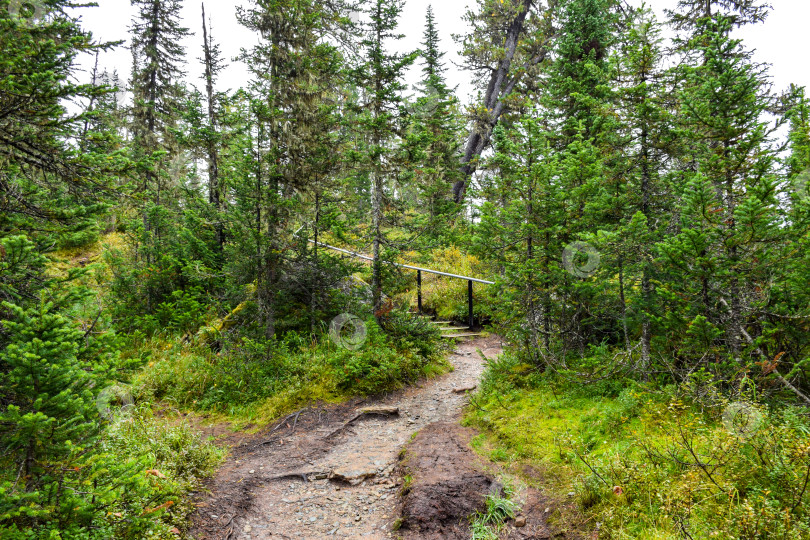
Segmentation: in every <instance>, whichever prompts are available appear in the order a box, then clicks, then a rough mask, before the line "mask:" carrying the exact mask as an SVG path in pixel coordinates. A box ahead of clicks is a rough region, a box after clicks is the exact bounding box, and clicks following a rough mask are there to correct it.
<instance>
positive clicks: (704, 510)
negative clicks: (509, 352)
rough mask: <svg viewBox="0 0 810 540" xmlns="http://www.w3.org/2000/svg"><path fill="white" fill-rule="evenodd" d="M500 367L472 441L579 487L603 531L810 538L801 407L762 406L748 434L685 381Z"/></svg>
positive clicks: (564, 493)
mask: <svg viewBox="0 0 810 540" xmlns="http://www.w3.org/2000/svg"><path fill="white" fill-rule="evenodd" d="M493 365H494V368H491V369H490V371H489V372H488V373H487V375H486V376H485V381H484V383H483V388H482V393H481V395H479V396H478V397H477V398H476V401H475V403H476V404H477V407H474V408H472V409H471V410H470V411H469V413H468V415H467V417H466V422H467V423H469V424H472V425H474V426H476V427H479V428H481V429H483V430H484V434H483V435H482V436H479V437H478V438H476V439H475V440H474V441H473V447H474V448H475V449H476V451H478V452H480V453H482V454H485V455H488V457H490V458H491V459H493V460H494V461H499V462H508V463H527V464H531V465H532V466H534V467H535V468H536V469H538V470H541V471H543V473H544V478H543V483H542V485H538V486H537V487H539V488H541V489H543V491H545V492H546V493H547V494H549V495H551V496H552V497H553V498H556V499H558V500H565V499H567V498H568V494H570V493H573V494H574V500H575V501H576V504H577V505H578V507H579V508H580V509H581V510H582V512H583V513H584V515H585V516H586V519H587V520H588V521H589V522H591V523H595V522H599V523H601V524H602V526H601V529H600V533H599V538H622V539H624V538H684V537H689V536H691V537H692V538H728V539H731V538H784V539H788V538H791V539H792V538H810V514H808V506H810V496H808V493H807V490H803V489H802V486H803V485H804V478H805V477H806V476H807V475H810V427H809V426H810V424H809V423H808V421H807V419H806V418H805V416H804V415H805V413H804V412H803V411H801V410H798V409H792V408H783V409H768V408H767V407H763V406H760V409H761V411H762V419H763V421H762V424H761V425H760V426H759V428H758V429H757V430H756V431H755V432H754V433H753V434H752V435H751V436H750V437H748V438H741V437H739V436H737V435H736V434H734V433H732V432H730V431H729V430H728V429H727V428H726V426H725V425H724V424H723V422H722V421H721V415H722V407H719V408H705V407H701V406H699V405H698V404H697V403H694V402H692V401H690V400H689V399H688V396H686V395H684V394H683V393H682V392H681V391H680V390H679V389H678V388H675V387H671V388H668V389H665V390H664V391H655V392H654V391H651V390H649V389H646V388H645V387H643V386H641V385H638V384H636V383H633V382H632V381H625V382H615V381H613V382H606V383H602V384H596V385H577V384H574V383H572V382H571V381H563V380H555V379H554V378H552V377H540V376H537V375H527V374H526V369H525V366H523V365H521V364H520V363H518V362H517V361H515V360H510V359H508V358H507V359H506V360H504V361H501V362H495V363H494V364H493ZM527 481H529V482H531V479H527ZM535 485H536V483H535ZM558 525H560V526H562V525H564V524H563V523H558Z"/></svg>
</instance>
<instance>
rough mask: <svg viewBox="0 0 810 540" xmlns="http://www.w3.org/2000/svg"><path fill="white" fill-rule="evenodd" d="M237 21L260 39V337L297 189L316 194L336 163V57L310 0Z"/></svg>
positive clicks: (256, 67) (279, 277)
mask: <svg viewBox="0 0 810 540" xmlns="http://www.w3.org/2000/svg"><path fill="white" fill-rule="evenodd" d="M240 20H241V22H242V24H243V25H245V26H246V27H248V28H250V29H252V30H255V31H258V32H259V33H260V34H261V35H262V38H263V40H262V42H261V43H260V44H259V45H258V46H256V47H254V48H253V49H252V50H251V51H249V52H248V53H247V54H246V55H245V58H246V60H247V62H248V65H249V67H250V69H251V71H252V73H253V75H254V77H255V80H254V83H253V97H252V99H251V105H250V112H251V117H252V120H251V122H252V123H253V127H251V128H249V129H251V131H252V133H251V144H252V146H253V148H254V154H253V155H254V161H255V163H254V171H255V172H254V173H253V174H252V178H251V181H252V182H253V184H254V186H255V189H254V192H255V194H254V197H255V198H254V205H255V209H254V210H255V211H254V215H255V221H254V223H255V225H254V227H253V228H254V231H253V237H254V238H255V242H256V246H255V247H256V256H255V257H254V263H255V265H256V266H255V274H254V275H255V276H256V278H257V287H258V290H257V292H258V300H259V308H260V313H261V319H262V321H263V325H264V328H265V335H266V336H267V337H272V336H273V335H274V334H275V323H276V315H277V313H278V310H279V306H280V305H281V304H282V298H281V296H280V289H281V287H280V284H281V283H282V282H283V281H286V280H287V276H288V272H289V267H288V265H289V262H290V260H289V257H288V256H289V255H291V254H292V253H294V250H292V249H291V247H292V245H293V244H297V243H298V239H297V238H296V237H294V236H293V233H294V232H295V230H294V229H293V228H292V225H293V220H295V219H296V218H297V217H298V216H299V215H300V214H301V213H303V211H304V210H303V208H302V206H301V200H300V197H297V196H296V194H300V193H302V192H310V193H315V194H316V195H317V193H318V192H319V191H318V184H320V183H323V182H325V180H326V178H327V177H328V176H329V174H330V173H331V169H332V168H333V167H334V165H335V162H336V160H335V154H334V152H333V147H332V142H333V140H332V134H333V132H334V131H335V130H336V129H337V124H336V119H335V117H334V113H333V102H335V101H337V100H336V99H335V94H334V92H335V88H337V87H339V85H340V75H341V67H342V58H341V55H340V54H339V52H338V50H337V48H336V47H335V46H334V45H332V44H331V43H330V42H329V36H330V32H331V29H332V27H333V14H332V12H331V11H329V10H326V9H324V8H322V6H321V5H320V4H319V3H318V2H314V1H313V0H284V1H273V2H266V3H260V4H259V5H258V6H256V7H255V8H254V9H251V10H249V11H246V12H243V13H242V14H241V16H240Z"/></svg>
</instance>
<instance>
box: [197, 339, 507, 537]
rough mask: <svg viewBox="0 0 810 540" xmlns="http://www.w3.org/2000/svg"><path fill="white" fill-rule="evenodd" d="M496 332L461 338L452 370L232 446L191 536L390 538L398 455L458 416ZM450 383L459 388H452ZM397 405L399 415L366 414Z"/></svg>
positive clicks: (493, 351)
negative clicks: (426, 432)
mask: <svg viewBox="0 0 810 540" xmlns="http://www.w3.org/2000/svg"><path fill="white" fill-rule="evenodd" d="M476 349H481V351H482V352H483V353H484V355H485V356H486V357H493V356H497V355H498V354H500V352H501V344H500V338H498V337H497V336H492V337H489V338H484V339H478V340H474V341H470V342H466V343H460V344H459V345H458V346H457V348H456V350H455V352H454V353H453V354H452V355H451V356H450V358H449V361H450V362H451V363H452V365H453V367H454V370H453V371H452V372H450V373H447V374H445V375H442V376H440V377H437V378H434V379H430V380H426V381H423V382H422V383H421V384H419V385H417V386H412V387H409V388H405V389H403V390H401V391H398V392H396V393H393V394H391V395H389V396H384V397H382V398H377V399H374V400H367V401H363V400H355V401H352V402H350V403H346V404H343V405H340V406H336V407H328V408H320V409H319V408H312V409H306V410H304V411H302V412H301V413H300V414H298V415H293V416H291V417H288V418H287V419H285V420H283V421H282V422H281V423H279V424H277V425H276V426H273V427H271V428H269V429H267V430H264V431H263V432H262V433H260V434H258V435H257V436H256V437H255V438H254V439H252V440H250V441H245V442H243V444H242V445H240V446H238V447H235V448H234V449H233V451H232V454H231V457H230V458H229V460H228V461H227V462H226V463H225V465H224V466H223V467H222V468H221V469H220V471H219V472H218V474H217V476H216V477H215V478H214V479H213V480H212V481H211V482H210V484H209V486H208V487H209V489H210V490H211V494H210V496H208V497H206V498H205V499H204V500H203V502H202V503H200V506H199V510H198V512H197V513H196V514H195V516H194V518H193V527H192V531H191V532H192V534H193V535H194V536H195V537H196V538H199V539H224V538H228V539H235V538H239V539H247V538H251V539H263V538H370V539H374V538H392V537H394V536H395V535H396V534H397V533H396V532H395V531H394V530H393V529H394V528H395V524H396V523H397V521H398V517H399V506H400V503H399V497H398V494H399V491H400V490H399V486H400V485H401V482H402V480H401V479H400V477H399V471H398V455H399V453H400V451H401V449H402V448H403V447H404V446H405V445H406V444H407V443H408V441H409V440H410V439H411V437H412V436H413V434H414V433H416V432H417V431H419V430H421V429H422V428H424V427H426V426H428V425H430V424H432V423H434V422H458V420H459V417H460V415H461V413H462V410H463V408H464V406H465V405H466V403H467V402H468V399H469V397H468V395H467V393H466V392H463V391H460V390H463V389H468V388H473V387H475V386H476V385H477V384H478V381H479V379H480V377H481V374H482V372H483V370H484V360H483V359H482V358H481V356H480V355H479V354H477V352H476ZM454 390H455V391H454ZM364 407H377V408H379V407H393V408H396V409H398V414H366V415H362V416H360V417H359V418H357V419H356V420H354V421H353V422H351V423H350V424H348V425H347V424H346V423H347V422H348V421H349V420H351V419H352V418H354V417H355V416H357V414H358V412H359V411H361V410H362V409H363V408H364Z"/></svg>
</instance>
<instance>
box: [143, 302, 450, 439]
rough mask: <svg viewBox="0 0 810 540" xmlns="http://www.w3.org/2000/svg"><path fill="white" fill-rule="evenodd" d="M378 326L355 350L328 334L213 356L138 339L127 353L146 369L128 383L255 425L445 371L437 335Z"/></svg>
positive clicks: (370, 324)
mask: <svg viewBox="0 0 810 540" xmlns="http://www.w3.org/2000/svg"><path fill="white" fill-rule="evenodd" d="M399 317H400V319H404V316H399ZM384 324H385V327H386V328H387V329H388V332H386V331H384V330H383V328H381V327H380V326H379V325H378V324H377V323H376V322H375V321H374V319H370V320H367V321H365V327H366V329H367V335H366V339H365V342H364V343H363V344H362V346H360V347H359V348H358V349H357V350H351V349H347V348H343V347H341V346H339V345H336V344H335V343H333V342H332V341H331V340H330V339H329V336H328V334H327V333H322V334H320V335H317V336H314V337H313V336H305V335H300V334H296V333H288V334H287V335H286V337H285V339H284V340H281V341H276V342H270V343H268V342H261V341H256V340H253V339H250V338H247V337H240V338H237V339H236V340H234V341H233V342H231V343H229V344H228V345H227V346H226V347H224V348H223V349H222V350H221V351H219V352H214V351H213V350H211V348H210V347H209V346H208V345H206V344H183V343H180V342H178V341H166V340H162V339H154V338H153V339H141V340H138V341H137V342H133V343H132V344H131V346H130V354H132V355H135V354H137V355H139V356H141V357H146V359H147V364H146V366H145V367H144V368H143V370H142V371H140V372H139V373H138V374H137V375H136V376H135V378H134V380H133V385H134V387H135V392H136V394H137V395H138V397H139V399H141V400H145V401H154V402H157V401H162V402H167V403H171V404H173V405H175V406H177V407H181V408H185V409H192V410H199V411H207V412H213V413H221V414H224V415H227V416H229V417H230V419H231V420H236V421H238V422H241V421H244V422H252V423H260V424H261V423H265V422H268V421H270V420H273V419H275V418H277V417H279V416H281V415H282V414H285V413H287V412H290V411H292V410H294V409H296V408H299V407H302V406H305V405H306V404H308V403H314V402H318V401H322V402H327V403H329V402H336V401H340V400H342V399H345V398H347V397H349V396H354V395H373V394H380V393H383V392H387V391H390V390H393V389H396V388H399V387H401V386H402V385H404V384H406V383H408V382H412V381H415V380H417V379H418V378H420V377H423V376H431V375H435V374H438V373H440V372H442V371H443V370H445V369H446V366H447V364H446V362H445V360H444V349H443V345H442V344H441V342H440V339H441V338H439V336H438V332H437V331H436V330H435V329H431V328H424V329H423V331H424V335H418V336H417V337H416V338H414V337H412V336H410V335H409V334H408V327H407V326H406V325H413V324H415V323H412V322H402V320H400V321H396V320H393V319H389V320H388V322H386V323H384Z"/></svg>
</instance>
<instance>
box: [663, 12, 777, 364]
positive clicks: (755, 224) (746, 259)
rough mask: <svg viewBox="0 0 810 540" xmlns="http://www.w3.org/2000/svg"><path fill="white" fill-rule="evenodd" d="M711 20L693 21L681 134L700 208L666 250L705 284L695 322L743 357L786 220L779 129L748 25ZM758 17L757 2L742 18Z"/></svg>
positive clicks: (693, 197) (692, 197) (719, 17)
mask: <svg viewBox="0 0 810 540" xmlns="http://www.w3.org/2000/svg"><path fill="white" fill-rule="evenodd" d="M710 4H711V2H707V3H706V6H708V7H711V6H710ZM708 13H711V15H710V16H708V17H706V16H703V14H701V16H700V18H698V19H696V20H693V21H692V23H690V24H691V26H690V27H689V28H690V32H691V35H690V37H689V39H688V40H687V41H685V42H684V44H683V47H684V49H683V50H684V53H685V54H686V55H687V58H688V59H689V64H687V65H686V66H685V67H684V68H683V71H682V72H681V75H682V77H683V79H682V86H681V93H680V104H681V113H680V121H681V127H682V131H680V132H679V135H681V137H682V138H683V139H684V140H685V141H686V142H687V144H688V146H687V148H688V152H689V153H690V158H689V159H690V161H689V162H690V164H691V166H690V167H689V168H688V169H687V170H686V171H684V174H683V178H684V179H685V180H686V182H687V184H686V186H687V194H688V195H687V196H686V197H685V199H686V200H687V201H691V202H689V203H688V204H687V206H686V207H685V208H684V211H685V212H686V214H684V216H685V217H684V218H683V219H684V220H685V221H683V230H682V231H681V232H680V234H679V235H678V236H677V237H675V238H673V239H671V240H669V241H665V242H663V244H662V246H663V249H664V252H665V253H666V256H667V261H668V263H669V264H676V265H677V271H678V272H680V273H683V272H684V271H686V272H688V273H690V274H691V275H692V276H693V278H694V279H693V280H688V281H687V282H686V283H684V284H687V283H688V284H691V283H696V284H698V287H695V288H692V287H691V286H690V287H686V289H689V291H690V292H689V294H690V296H691V297H692V298H693V302H692V306H693V310H696V311H694V313H695V315H696V316H697V315H700V316H701V317H702V318H704V319H705V320H707V321H709V323H711V324H713V325H715V326H717V327H719V328H722V329H723V331H724V336H725V339H724V343H723V345H724V347H726V348H727V350H728V351H729V353H730V354H731V355H732V357H734V358H736V359H737V360H742V358H743V349H744V348H747V347H748V344H747V343H746V342H745V341H746V340H745V339H744V337H745V334H746V333H747V332H745V331H744V330H745V326H746V325H747V322H746V321H747V318H748V317H749V316H750V313H751V312H752V310H754V309H755V306H756V305H757V303H758V302H759V299H760V298H761V297H760V294H758V293H757V292H756V290H757V289H759V288H760V287H761V285H759V282H758V281H757V282H755V281H754V276H757V275H762V274H763V272H766V268H765V266H763V264H767V263H765V261H767V260H768V259H770V256H769V255H768V254H766V253H764V252H763V249H765V246H766V245H767V243H768V242H771V241H773V240H774V239H775V237H774V235H775V234H776V229H774V227H775V226H776V223H777V222H778V221H779V219H780V218H778V214H779V210H778V205H777V204H776V192H777V180H776V177H775V175H774V174H773V172H772V171H773V168H774V164H775V163H776V149H775V147H774V145H773V143H772V140H771V134H772V132H773V130H774V128H773V126H769V125H768V124H766V123H765V122H764V121H763V120H762V115H763V113H764V112H765V111H766V110H768V108H769V107H770V106H771V104H772V102H773V98H772V97H771V96H770V95H769V94H768V93H767V87H768V82H767V79H766V75H765V73H764V72H763V68H761V67H760V66H757V65H756V64H754V63H753V62H752V61H751V53H750V52H749V51H746V50H745V49H744V48H743V46H742V44H741V42H740V41H739V40H737V39H735V38H733V37H732V36H731V32H732V29H733V27H734V24H735V21H739V20H740V19H738V18H736V16H732V17H730V16H727V15H725V14H723V13H720V12H711V11H710V10H709V11H708ZM756 13H757V8H756V6H754V5H750V6H747V8H746V10H744V11H743V12H742V15H743V16H748V17H750V18H751V19H755V18H756V17H755V15H756ZM746 14H747V15H746ZM698 209H701V210H700V212H702V215H698ZM686 216H691V217H686ZM766 251H767V250H766ZM673 286H674V288H675V289H676V290H677V289H681V288H682V287H681V286H679V285H677V283H676V284H674V285H673ZM684 292H685V291H684Z"/></svg>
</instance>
